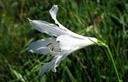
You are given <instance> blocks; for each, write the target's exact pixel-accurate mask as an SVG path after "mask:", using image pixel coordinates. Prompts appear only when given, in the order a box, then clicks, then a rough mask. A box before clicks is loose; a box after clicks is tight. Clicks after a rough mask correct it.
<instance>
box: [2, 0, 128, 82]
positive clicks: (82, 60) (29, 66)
mask: <svg viewBox="0 0 128 82" xmlns="http://www.w3.org/2000/svg"><path fill="white" fill-rule="evenodd" d="M53 4H57V5H58V6H59V11H58V15H57V18H58V20H59V21H60V22H61V23H62V24H63V25H64V26H65V27H67V28H68V29H70V30H72V31H74V32H76V33H78V34H81V35H84V36H93V37H96V38H98V39H100V40H102V41H104V42H105V43H107V44H108V45H109V47H110V50H111V51H112V54H113V57H114V60H115V63H116V66H117V70H118V73H119V76H120V78H121V79H122V80H123V82H128V1H127V0H0V82H117V81H118V80H117V77H116V74H115V71H114V68H113V65H112V62H111V60H110V59H109V57H108V56H107V53H106V50H105V48H104V47H100V46H97V45H92V46H88V47H86V48H83V49H81V50H79V51H76V52H74V53H72V54H71V55H69V56H68V57H67V58H66V59H65V60H64V61H62V62H61V64H60V65H59V67H58V68H57V72H56V73H54V72H52V71H49V72H47V73H46V74H45V75H44V76H43V77H39V76H38V70H39V68H40V67H41V66H42V65H43V64H44V63H46V62H48V61H50V59H51V58H52V57H51V56H42V55H37V54H31V53H28V52H27V51H25V48H26V46H27V45H28V44H29V43H30V42H31V41H36V40H38V39H42V38H46V37H49V36H47V35H46V34H43V33H40V32H38V31H36V30H35V29H33V28H32V26H31V25H30V24H29V22H28V20H27V18H30V19H37V20H44V21H48V22H52V23H54V21H53V20H52V18H51V17H50V14H49V12H48V11H49V9H50V8H51V7H52V5H53Z"/></svg>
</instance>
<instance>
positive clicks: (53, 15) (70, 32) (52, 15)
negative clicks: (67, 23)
mask: <svg viewBox="0 0 128 82" xmlns="http://www.w3.org/2000/svg"><path fill="white" fill-rule="evenodd" d="M57 12H58V5H53V6H52V8H51V9H50V10H49V13H50V15H51V17H52V19H53V20H54V21H55V23H56V24H57V25H58V26H59V27H60V28H61V29H63V30H65V31H67V32H68V34H74V33H73V32H72V31H70V30H68V29H67V28H65V27H64V26H63V25H62V24H60V23H59V21H58V20H57V18H56V15H57Z"/></svg>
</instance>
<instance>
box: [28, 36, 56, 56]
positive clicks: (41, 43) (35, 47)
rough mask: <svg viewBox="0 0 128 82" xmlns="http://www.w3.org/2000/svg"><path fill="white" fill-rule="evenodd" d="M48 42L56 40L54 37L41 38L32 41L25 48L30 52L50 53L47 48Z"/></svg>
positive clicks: (51, 42) (52, 42)
mask: <svg viewBox="0 0 128 82" xmlns="http://www.w3.org/2000/svg"><path fill="white" fill-rule="evenodd" d="M49 44H57V42H56V40H55V39H51V38H47V39H41V40H38V41H36V42H32V43H31V44H30V45H29V46H28V48H27V49H28V50H29V51H30V52H32V53H36V54H44V55H46V54H49V53H50V50H49V48H48V45H49Z"/></svg>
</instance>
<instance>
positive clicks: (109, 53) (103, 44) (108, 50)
mask: <svg viewBox="0 0 128 82" xmlns="http://www.w3.org/2000/svg"><path fill="white" fill-rule="evenodd" d="M97 44H98V45H100V46H104V47H106V48H107V52H108V55H109V57H110V59H111V61H112V64H113V67H114V70H115V73H116V76H117V78H118V81H119V82H122V80H121V79H120V77H119V74H118V71H117V68H116V65H115V61H114V59H113V55H112V52H111V50H110V48H109V47H108V45H106V44H105V43H103V42H102V41H98V42H97Z"/></svg>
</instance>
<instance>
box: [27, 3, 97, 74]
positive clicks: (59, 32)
mask: <svg viewBox="0 0 128 82" xmlns="http://www.w3.org/2000/svg"><path fill="white" fill-rule="evenodd" d="M57 11H58V6H57V5H53V7H52V8H51V9H50V11H49V12H50V15H51V17H52V19H53V20H54V21H55V23H56V24H51V23H48V22H45V21H40V20H30V19H29V21H30V23H31V25H32V26H33V27H34V28H35V29H36V30H38V31H40V32H42V33H46V34H48V35H50V36H55V37H56V38H47V39H42V40H38V41H36V42H32V43H31V44H30V45H29V46H28V50H29V51H30V52H32V53H37V54H44V55H47V54H51V55H52V56H54V58H53V60H52V61H51V62H48V63H46V64H44V65H43V66H42V67H41V69H40V71H39V75H43V74H44V73H45V72H46V71H48V70H51V69H53V71H55V72H56V67H57V66H58V64H59V63H60V62H61V61H62V60H64V59H65V57H67V56H68V55H69V54H70V53H72V52H74V51H76V50H78V49H81V48H83V47H86V46H88V45H92V44H95V43H96V42H97V39H96V38H94V37H86V36H82V35H78V34H76V33H74V32H72V31H70V30H68V29H67V28H65V27H64V26H63V25H61V24H60V23H59V22H58V20H57V19H56V15H57Z"/></svg>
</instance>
